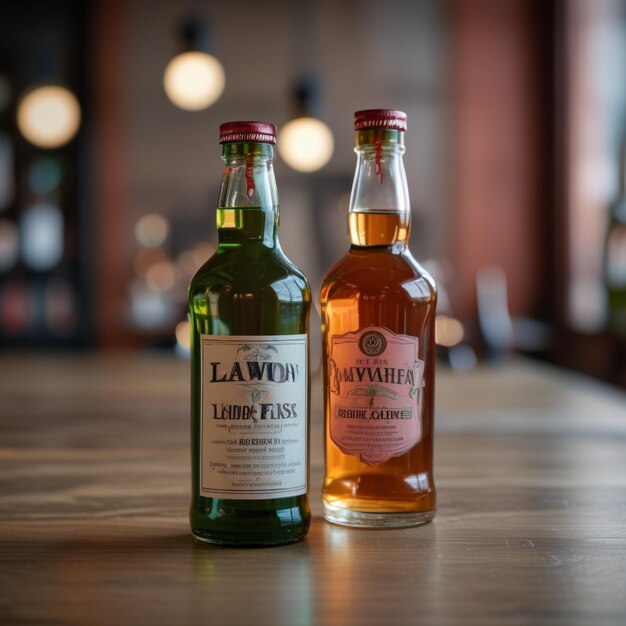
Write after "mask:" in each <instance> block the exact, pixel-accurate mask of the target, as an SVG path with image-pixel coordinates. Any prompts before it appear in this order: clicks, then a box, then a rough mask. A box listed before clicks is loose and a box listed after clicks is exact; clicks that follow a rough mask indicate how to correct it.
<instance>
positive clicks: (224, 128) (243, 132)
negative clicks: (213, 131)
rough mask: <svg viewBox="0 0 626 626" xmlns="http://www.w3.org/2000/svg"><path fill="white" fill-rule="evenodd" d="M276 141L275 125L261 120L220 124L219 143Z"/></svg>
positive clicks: (273, 142)
mask: <svg viewBox="0 0 626 626" xmlns="http://www.w3.org/2000/svg"><path fill="white" fill-rule="evenodd" d="M248 141H252V142H256V143H271V144H275V143H276V126H274V124H264V123H263V122H225V123H224V124H220V143H241V142H248Z"/></svg>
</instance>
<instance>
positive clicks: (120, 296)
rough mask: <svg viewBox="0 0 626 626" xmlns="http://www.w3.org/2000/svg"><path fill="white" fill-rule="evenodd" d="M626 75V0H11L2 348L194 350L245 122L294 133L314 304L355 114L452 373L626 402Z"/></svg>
mask: <svg viewBox="0 0 626 626" xmlns="http://www.w3.org/2000/svg"><path fill="white" fill-rule="evenodd" d="M625 62H626V0H554V1H552V2H550V1H548V2H546V1H542V0H448V1H444V0H389V1H387V2H380V1H379V0H378V1H377V0H345V1H343V2H335V1H333V0H300V1H297V2H296V1H291V2H290V1H289V0H273V1H272V2H264V3H261V2H253V1H252V0H238V2H208V1H207V2H199V1H191V0H189V1H185V0H181V1H178V2H175V1H173V0H172V1H168V0H126V1H122V0H106V1H105V0H58V1H41V0H39V1H36V0H20V1H19V2H4V3H2V4H0V348H1V349H3V350H30V351H33V350H46V349H53V350H55V349H56V350H58V349H90V350H113V349H132V350H144V349H148V348H157V347H158V348H162V349H165V350H176V351H177V352H178V353H179V354H184V353H185V350H186V346H187V342H188V328H187V327H186V287H187V284H188V281H189V279H190V277H191V276H192V274H193V272H194V271H195V270H196V269H197V268H198V267H199V265H201V264H202V263H203V262H204V261H205V260H206V258H208V256H209V255H210V254H211V253H212V251H213V250H214V247H215V243H216V234H215V218H214V209H215V202H216V200H217V194H218V188H219V183H220V178H221V174H222V163H221V160H220V148H219V146H218V144H217V138H218V137H217V133H218V125H219V124H220V123H221V122H223V121H228V120H236V119H258V120H262V121H270V122H273V123H275V124H277V126H278V127H279V131H280V133H281V134H280V135H279V145H280V147H281V148H282V151H281V153H280V154H279V157H278V158H277V162H276V174H277V182H278V188H279V196H280V204H281V234H280V238H281V242H282V245H283V248H284V249H285V251H286V253H287V254H288V256H290V258H291V259H292V260H293V261H295V262H296V264H298V265H299V266H300V267H301V268H302V269H303V270H304V271H305V272H306V273H307V275H308V276H309V277H310V279H311V282H312V285H313V290H314V292H317V290H318V288H319V284H320V280H321V277H322V275H323V273H324V271H325V270H326V269H327V268H328V267H329V265H330V264H331V263H333V262H334V261H335V260H337V259H338V258H339V257H340V256H341V255H342V254H343V253H344V252H345V250H346V249H347V245H348V239H347V219H346V211H347V202H348V194H349V192H350V187H351V183H352V175H353V171H354V164H355V158H354V153H353V150H352V148H353V143H354V137H353V130H352V119H353V113H354V111H355V110H357V109H362V108H378V107H388V108H397V109H401V110H404V111H406V112H407V113H408V116H409V131H408V133H407V137H406V144H407V153H406V157H405V164H406V168H407V174H408V179H409V191H410V196H411V201H412V211H413V228H412V235H411V248H412V251H413V253H414V255H415V256H416V257H417V258H418V259H419V260H421V261H423V262H424V264H425V265H426V266H427V267H428V268H429V270H430V271H431V272H432V273H433V274H434V276H435V278H436V280H437V281H438V284H439V286H440V288H441V298H440V310H439V315H440V317H439V320H438V329H437V330H438V332H437V335H438V337H437V340H438V343H439V345H440V348H439V349H440V351H441V357H442V359H444V360H446V361H447V362H448V363H449V364H450V365H451V366H452V367H453V368H455V369H458V370H463V369H469V368H471V367H473V366H474V365H475V363H476V362H477V360H480V359H486V360H491V361H497V360H499V359H501V358H502V356H503V355H505V354H507V353H510V352H511V351H519V352H523V353H525V354H529V355H534V356H536V357H537V358H541V359H543V360H547V361H550V362H553V363H556V364H559V365H561V366H564V367H567V368H570V369H573V370H578V371H582V372H585V373H587V374H590V375H593V376H595V377H597V378H600V379H603V380H605V381H608V382H611V383H613V384H615V385H618V386H622V387H626V72H625V71H624V65H625ZM317 326H318V319H317V318H316V317H314V318H313V319H312V327H313V328H315V329H316V332H317ZM314 343H315V342H314ZM314 358H315V355H314Z"/></svg>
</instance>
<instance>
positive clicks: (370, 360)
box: [328, 326, 424, 465]
mask: <svg viewBox="0 0 626 626" xmlns="http://www.w3.org/2000/svg"><path fill="white" fill-rule="evenodd" d="M418 345H419V342H418V339H417V337H411V336H409V335H396V334H395V333H392V332H390V331H389V330H387V329H386V328H377V327H373V326H370V327H368V328H364V329H361V330H359V331H357V332H352V333H345V334H344V335H335V336H334V337H333V338H332V341H331V351H330V359H329V372H328V373H329V382H330V385H329V386H330V437H331V439H332V440H333V442H334V443H335V445H336V446H337V447H338V448H339V449H340V450H341V451H342V452H343V453H344V454H350V455H353V456H356V457H358V458H359V459H360V460H361V461H362V462H363V463H367V464H368V465H379V464H381V463H384V462H385V461H387V460H389V459H390V458H391V457H395V456H400V455H401V454H404V453H405V452H407V451H408V450H410V449H411V448H412V447H413V446H414V445H415V444H416V443H418V442H419V441H420V439H421V438H422V424H421V414H422V411H421V405H422V402H421V398H422V387H423V386H424V361H420V360H419V359H418Z"/></svg>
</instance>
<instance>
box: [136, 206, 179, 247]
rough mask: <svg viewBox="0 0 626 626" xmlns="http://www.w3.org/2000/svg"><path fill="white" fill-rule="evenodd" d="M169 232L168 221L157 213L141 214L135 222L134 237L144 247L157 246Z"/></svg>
mask: <svg viewBox="0 0 626 626" xmlns="http://www.w3.org/2000/svg"><path fill="white" fill-rule="evenodd" d="M169 232H170V223H169V221H168V220H167V218H166V217H163V215H159V214H158V213H147V214H146V215H142V216H141V217H140V218H139V219H138V220H137V223H136V224H135V239H136V240H137V241H138V242H139V244H140V245H142V246H145V247H146V248H158V247H159V246H160V245H161V244H162V243H163V242H164V241H165V240H166V239H167V235H168V234H169Z"/></svg>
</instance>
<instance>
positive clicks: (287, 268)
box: [189, 122, 311, 546]
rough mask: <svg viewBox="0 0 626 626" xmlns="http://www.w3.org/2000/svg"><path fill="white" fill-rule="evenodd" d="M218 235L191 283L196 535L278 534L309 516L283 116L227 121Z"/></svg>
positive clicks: (295, 531)
mask: <svg viewBox="0 0 626 626" xmlns="http://www.w3.org/2000/svg"><path fill="white" fill-rule="evenodd" d="M220 143H221V144H222V160H223V161H224V164H225V168H224V175H223V178H222V184H221V189H220V196H219V203H218V209H217V231H218V246H217V249H216V252H215V254H214V255H213V256H212V257H211V258H210V259H209V260H208V261H207V262H206V263H205V264H204V265H203V266H202V267H201V268H200V269H199V270H198V271H197V273H196V274H195V276H194V277H193V278H192V280H191V284H190V286H189V311H190V326H191V374H192V395H191V418H192V429H191V434H192V437H191V439H192V501H191V510H190V523H191V530H192V533H193V535H194V537H196V538H197V539H199V540H201V541H206V542H209V543H218V544H228V545H242V546H243V545H249V546H254V545H275V544H281V543H290V542H293V541H298V540H299V539H302V538H303V537H304V536H305V535H306V533H307V531H308V527H309V524H310V510H309V502H308V495H307V485H308V432H309V371H308V370H309V345H308V328H309V313H310V306H311V291H310V287H309V283H308V281H307V279H306V278H305V276H304V275H303V274H302V272H300V270H298V269H297V268H296V267H295V266H294V265H293V263H291V261H289V259H288V258H287V257H286V256H285V254H284V253H283V251H282V250H281V247H280V244H279V242H278V196H277V191H276V182H275V179H274V171H273V161H274V144H275V143H276V128H275V127H274V126H273V125H272V124H263V123H259V122H230V123H226V124H222V125H221V126H220Z"/></svg>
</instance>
